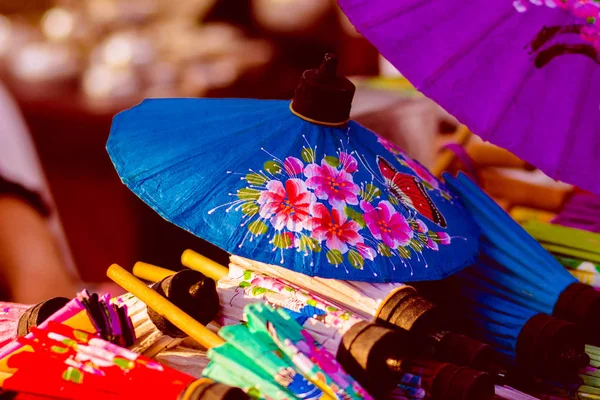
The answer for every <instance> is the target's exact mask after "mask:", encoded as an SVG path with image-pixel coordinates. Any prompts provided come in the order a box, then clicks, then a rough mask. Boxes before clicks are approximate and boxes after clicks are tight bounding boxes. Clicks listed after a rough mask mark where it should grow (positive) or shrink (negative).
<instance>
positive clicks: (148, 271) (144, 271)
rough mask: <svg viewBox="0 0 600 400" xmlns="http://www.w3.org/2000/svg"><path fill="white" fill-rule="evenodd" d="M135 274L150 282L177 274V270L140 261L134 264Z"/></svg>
mask: <svg viewBox="0 0 600 400" xmlns="http://www.w3.org/2000/svg"><path fill="white" fill-rule="evenodd" d="M133 275H135V276H137V277H138V278H140V279H143V280H145V281H148V282H158V281H162V280H163V279H165V278H166V277H168V276H171V275H175V271H171V270H170V269H166V268H162V267H159V266H157V265H152V264H148V263H145V262H141V261H138V262H136V263H135V265H134V266H133Z"/></svg>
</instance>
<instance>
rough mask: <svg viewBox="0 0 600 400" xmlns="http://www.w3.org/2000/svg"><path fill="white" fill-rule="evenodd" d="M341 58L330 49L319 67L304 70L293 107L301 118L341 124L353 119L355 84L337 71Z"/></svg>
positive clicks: (329, 124) (336, 124) (326, 123)
mask: <svg viewBox="0 0 600 400" xmlns="http://www.w3.org/2000/svg"><path fill="white" fill-rule="evenodd" d="M337 65H338V58H337V56H336V55H335V54H332V53H327V54H325V57H324V59H323V63H322V64H321V66H320V67H319V68H317V69H309V70H307V71H304V74H302V79H301V80H300V84H299V85H298V87H297V88H296V93H295V94H294V99H293V100H292V103H291V104H290V109H291V110H292V112H293V113H294V114H296V115H297V116H299V117H300V118H302V119H304V120H306V121H309V122H312V123H315V124H321V125H328V126H339V125H344V124H346V123H347V122H348V121H349V120H350V109H351V107H352V99H353V98H354V92H355V90H356V88H355V87H354V84H353V83H352V82H350V81H349V80H348V79H347V78H345V77H342V76H338V75H337Z"/></svg>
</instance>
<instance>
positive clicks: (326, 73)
mask: <svg viewBox="0 0 600 400" xmlns="http://www.w3.org/2000/svg"><path fill="white" fill-rule="evenodd" d="M337 67H338V57H337V56H336V55H335V54H333V53H327V54H325V57H323V63H322V64H321V68H319V77H323V78H325V79H332V78H334V79H335V77H336V76H337Z"/></svg>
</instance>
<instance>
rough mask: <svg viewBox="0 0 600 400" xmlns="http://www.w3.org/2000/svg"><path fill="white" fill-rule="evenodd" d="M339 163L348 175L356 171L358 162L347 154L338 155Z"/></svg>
mask: <svg viewBox="0 0 600 400" xmlns="http://www.w3.org/2000/svg"><path fill="white" fill-rule="evenodd" d="M340 163H342V168H344V171H346V172H348V173H349V174H351V173H353V172H356V171H358V162H357V161H356V158H354V157H352V156H351V155H350V154H348V153H345V152H341V153H340Z"/></svg>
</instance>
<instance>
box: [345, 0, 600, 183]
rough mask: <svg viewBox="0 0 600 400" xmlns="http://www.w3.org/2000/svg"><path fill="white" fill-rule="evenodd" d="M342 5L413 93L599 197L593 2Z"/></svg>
mask: <svg viewBox="0 0 600 400" xmlns="http://www.w3.org/2000/svg"><path fill="white" fill-rule="evenodd" d="M530 3H531V4H530ZM534 3H535V4H539V5H540V6H535V5H534ZM339 4H340V6H341V7H342V9H343V11H344V12H345V13H346V15H347V16H348V17H349V19H350V21H351V22H352V23H353V24H354V26H355V27H356V29H357V30H358V31H359V32H360V33H362V34H363V35H364V36H365V37H366V38H367V39H368V40H370V41H371V42H372V43H373V44H374V45H375V46H376V47H377V48H378V49H379V50H380V51H381V53H382V54H383V55H384V56H385V57H386V58H387V59H388V60H389V61H390V62H392V63H393V64H394V65H395V66H396V67H397V68H398V69H399V70H400V72H402V74H404V75H405V76H406V77H407V78H408V79H409V80H410V81H411V82H412V83H413V84H414V85H415V87H416V88H417V89H419V90H421V91H422V92H423V93H424V94H425V95H427V96H429V97H431V98H432V99H433V100H435V101H437V102H438V103H439V104H440V105H441V106H442V107H444V108H445V109H446V110H447V111H448V112H450V113H451V114H452V115H454V116H455V117H456V118H457V119H458V120H460V122H462V123H463V124H465V125H467V126H468V127H469V128H470V129H471V130H472V131H473V132H475V133H476V134H478V135H480V136H481V137H482V138H484V139H486V140H489V141H491V142H493V143H495V144H497V145H499V146H502V147H504V148H506V149H508V150H510V151H512V152H513V153H515V154H516V155H517V156H519V157H520V158H522V159H524V160H526V161H528V162H530V163H531V164H533V165H535V166H536V167H538V168H540V169H541V170H543V171H544V172H546V173H547V174H548V175H550V176H551V177H553V178H556V179H559V180H564V181H566V182H569V183H572V184H575V185H578V186H580V187H582V188H585V189H588V190H590V191H594V192H596V193H600V169H598V168H597V165H596V160H597V159H598V158H599V157H600V113H599V112H598V103H599V102H598V99H599V97H600V95H599V94H598V92H599V90H600V69H599V68H598V64H599V63H600V57H599V56H598V48H599V47H598V46H599V44H600V41H599V38H600V31H599V30H598V28H597V26H599V25H600V22H599V21H600V18H599V16H600V15H599V12H600V8H599V6H598V2H596V1H594V0H583V1H581V0H561V1H558V0H545V1H536V2H534V1H531V2H528V1H525V0H517V1H512V0H493V1H485V2H477V1H475V2H464V1H459V0H454V1H445V0H410V1H384V0H374V1H364V0H339Z"/></svg>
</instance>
